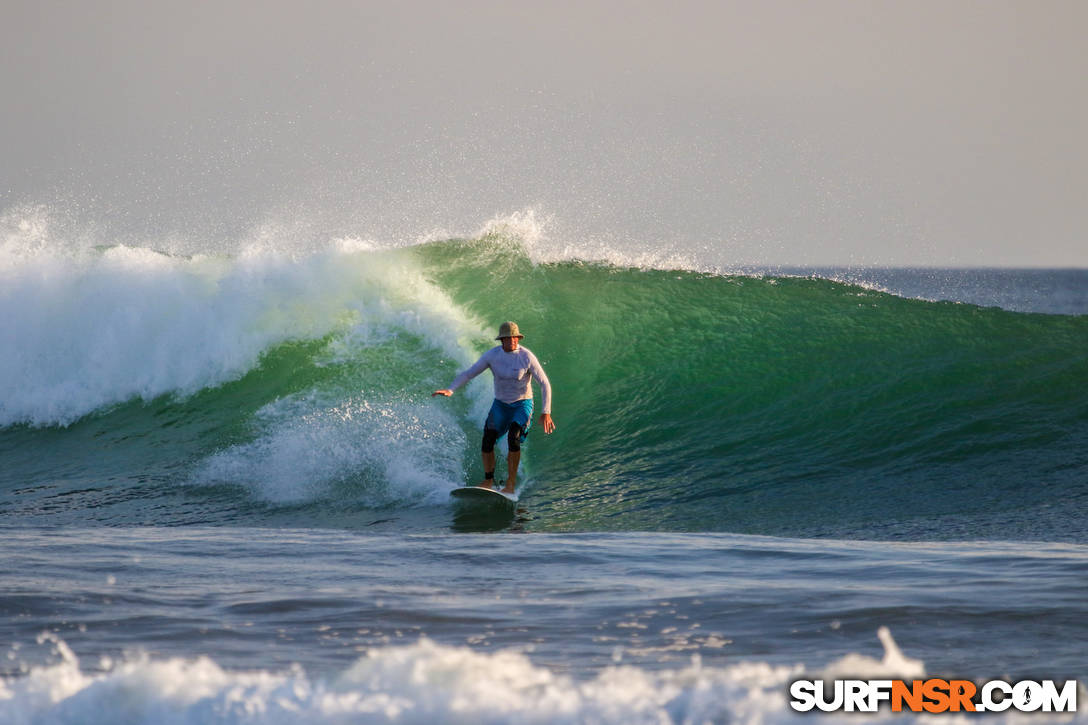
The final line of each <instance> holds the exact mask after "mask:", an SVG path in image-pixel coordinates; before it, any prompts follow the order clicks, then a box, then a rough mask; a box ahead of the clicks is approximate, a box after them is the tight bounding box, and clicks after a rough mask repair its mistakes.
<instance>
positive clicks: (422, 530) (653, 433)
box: [0, 208, 1088, 723]
mask: <svg viewBox="0 0 1088 725" xmlns="http://www.w3.org/2000/svg"><path fill="white" fill-rule="evenodd" d="M545 227H546V224H545V223H544V221H543V220H541V219H539V218H538V215H536V214H534V213H533V212H523V213H519V214H514V215H511V216H506V217H500V218H497V219H494V220H491V221H489V222H487V223H486V224H484V225H483V226H482V227H481V229H479V230H475V231H473V232H470V233H466V234H455V233H450V232H443V231H438V232H430V233H428V234H426V235H424V236H423V237H421V239H420V240H419V241H417V242H415V243H408V244H396V245H394V244H383V243H380V242H377V241H374V240H369V239H363V238H358V237H352V236H337V237H332V238H321V239H297V238H294V237H293V236H292V233H291V231H290V230H289V229H288V230H285V229H279V228H275V227H269V228H266V229H263V230H259V231H258V232H255V233H254V234H253V235H251V236H250V237H247V238H246V239H242V240H235V241H231V242H230V243H226V242H222V241H215V242H206V243H203V244H201V243H188V242H187V243H180V242H177V241H176V240H174V241H171V240H160V241H157V242H155V243H146V242H145V243H140V242H134V241H132V240H126V242H125V243H119V242H116V241H113V240H108V239H100V238H97V237H96V234H95V232H94V230H93V229H77V230H73V229H71V228H70V227H68V226H66V225H65V224H63V223H60V222H58V221H57V220H56V219H54V218H52V217H51V216H50V214H49V213H48V212H47V211H46V210H43V209H40V208H35V209H16V210H9V211H8V212H6V213H5V214H4V215H3V218H2V224H0V235H2V236H0V461H2V464H3V465H2V466H0V469H2V470H0V530H2V532H3V537H2V543H0V547H2V549H3V558H2V561H3V562H4V564H3V565H2V566H0V647H2V648H3V651H4V654H5V657H4V658H0V721H3V722H12V723H61V722H81V723H98V722H102V723H105V722H110V723H115V722H148V723H150V722H170V723H173V722H176V723H197V722H200V723H204V722H237V723H243V722H261V723H264V722H274V723H279V722H283V723H287V722H514V721H524V722H624V723H637V722H653V723H660V722H677V723H679V722H691V723H701V722H751V723H759V722H792V721H795V720H797V719H798V717H799V714H797V713H793V712H792V711H791V710H790V709H789V708H788V705H787V688H788V685H789V683H790V682H791V681H793V680H795V679H798V678H800V677H802V676H809V675H811V674H813V673H821V672H840V671H844V670H843V668H846V669H848V670H850V671H851V674H855V675H858V676H873V677H876V676H903V677H907V678H911V677H918V676H921V675H922V674H926V675H928V676H943V677H949V676H959V677H966V678H968V679H973V680H980V679H986V678H991V677H1005V678H1025V677H1031V678H1040V677H1053V678H1056V679H1072V678H1078V679H1079V680H1080V681H1081V682H1082V683H1083V682H1085V681H1088V680H1086V678H1088V660H1086V658H1085V656H1084V652H1085V649H1084V646H1083V643H1084V641H1085V629H1084V622H1085V621H1088V620H1086V616H1085V615H1086V614H1088V610H1086V606H1085V602H1086V601H1088V578H1086V577H1085V576H1084V571H1085V570H1086V564H1088V515H1086V511H1088V507H1085V505H1084V504H1085V501H1086V498H1088V487H1086V482H1088V454H1086V453H1085V451H1086V450H1088V445H1086V444H1088V386H1086V385H1085V384H1084V382H1085V380H1088V273H1086V272H1084V271H1083V270H933V269H927V270H879V269H871V270H864V269H824V270H812V269H808V270H804V269H748V268H723V267H721V266H720V265H718V264H716V263H711V262H709V261H707V260H700V259H699V258H698V257H697V256H696V257H690V256H685V255H683V254H678V253H673V252H671V251H657V252H655V251H637V248H636V251H631V250H630V249H628V250H619V249H616V248H613V247H609V246H606V245H603V244H598V243H595V242H593V241H591V240H579V241H573V242H572V241H566V240H563V241H556V240H552V239H549V238H548V236H547V233H546V230H545ZM507 319H513V320H516V321H517V322H518V323H519V325H520V327H521V329H522V331H523V332H524V333H525V334H526V339H525V344H526V345H528V346H530V347H532V349H533V350H534V352H535V353H536V354H537V355H538V357H539V358H540V360H541V362H542V364H543V365H544V367H545V370H546V371H547V373H548V376H549V378H550V379H551V380H552V383H553V386H554V390H555V403H554V406H553V408H554V410H553V412H554V415H555V419H556V423H557V425H558V429H557V431H556V433H555V434H553V435H550V436H545V435H544V434H543V433H542V432H541V431H539V430H534V431H533V433H532V435H531V436H530V438H529V441H528V443H527V444H526V454H525V458H524V459H523V466H524V474H523V488H522V491H521V500H520V503H519V508H518V509H517V510H516V511H515V512H513V513H512V514H510V515H503V516H499V517H496V516H491V515H484V516H472V515H465V514H463V513H458V512H456V511H454V510H453V509H451V507H450V506H449V503H448V493H449V491H450V490H451V489H452V488H454V487H456V486H459V485H463V484H464V482H465V481H467V480H473V479H474V478H477V477H478V476H479V473H480V469H479V466H480V462H479V435H480V429H481V426H482V421H483V418H484V416H485V415H486V411H487V408H488V406H489V404H490V381H489V380H487V379H485V378H486V376H483V377H481V378H480V379H478V380H476V381H474V382H473V383H471V384H470V385H469V386H467V388H466V389H465V390H464V391H463V394H462V393H459V395H458V396H457V397H455V398H454V399H452V400H448V401H435V400H432V399H431V398H430V392H431V391H432V390H435V389H437V388H440V387H444V385H445V384H446V383H447V382H448V381H449V380H450V379H452V377H453V376H454V375H455V374H456V372H457V371H459V370H461V369H463V368H464V367H466V366H467V365H468V364H470V363H471V362H472V361H473V360H475V359H476V357H477V356H478V355H479V354H480V353H481V352H482V351H483V350H485V349H487V347H489V346H490V345H492V344H494V343H493V340H492V338H493V337H494V334H495V333H494V330H495V329H496V328H497V325H498V323H499V322H501V321H503V320H507ZM537 394H538V395H539V392H538V393H537ZM1080 700H1081V701H1082V702H1084V701H1086V700H1088V698H1085V696H1084V691H1083V685H1082V688H1081V697H1080ZM800 717H809V716H806V715H800ZM884 717H887V718H890V717H891V714H890V713H885V714H883V715H881V718H884ZM829 719H836V718H834V717H830V718H829ZM840 719H846V718H845V717H843V718H840ZM896 719H897V720H898V719H901V718H896ZM1017 719H1018V716H1016V715H1015V714H1008V713H1006V714H1004V715H1000V716H994V715H991V716H987V721H990V720H993V721H1000V722H1015V721H1017ZM1023 719H1030V720H1031V721H1036V720H1038V719H1040V717H1039V716H1034V717H1032V718H1023ZM1044 719H1045V718H1044ZM1052 719H1055V720H1062V719H1063V718H1061V717H1057V716H1056V717H1054V718H1052ZM1072 719H1073V720H1077V721H1079V720H1082V719H1084V715H1083V710H1082V711H1081V712H1079V713H1077V714H1075V715H1074V716H1072ZM1069 720H1070V717H1069V716H1066V717H1065V718H1064V721H1069Z"/></svg>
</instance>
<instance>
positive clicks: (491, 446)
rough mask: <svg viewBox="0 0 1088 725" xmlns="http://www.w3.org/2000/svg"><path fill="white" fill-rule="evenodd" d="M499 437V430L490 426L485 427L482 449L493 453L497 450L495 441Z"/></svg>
mask: <svg viewBox="0 0 1088 725" xmlns="http://www.w3.org/2000/svg"><path fill="white" fill-rule="evenodd" d="M498 439H499V432H498V431H497V430H491V429H490V428H484V442H483V444H482V445H481V446H480V450H481V451H483V452H484V453H491V452H492V451H493V450H495V441H497V440H498Z"/></svg>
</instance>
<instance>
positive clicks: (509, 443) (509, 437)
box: [506, 423, 525, 453]
mask: <svg viewBox="0 0 1088 725" xmlns="http://www.w3.org/2000/svg"><path fill="white" fill-rule="evenodd" d="M524 437H525V433H524V432H523V431H522V430H521V426H520V425H518V424H517V423H511V424H510V432H509V433H507V434H506V448H507V450H509V451H510V452H511V453H517V452H518V451H520V450H521V439H522V438H524Z"/></svg>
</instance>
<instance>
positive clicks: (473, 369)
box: [431, 352, 487, 398]
mask: <svg viewBox="0 0 1088 725" xmlns="http://www.w3.org/2000/svg"><path fill="white" fill-rule="evenodd" d="M484 370H487V353H486V352H485V353H484V354H483V355H481V356H480V359H479V360H477V361H476V362H474V363H472V365H471V366H469V367H468V368H467V369H465V370H462V371H461V373H460V374H459V375H458V376H457V377H456V378H454V380H453V383H452V384H451V385H450V386H449V387H448V388H443V389H442V390H436V391H434V392H433V393H431V397H432V398H433V397H435V396H436V395H444V396H446V397H447V398H448V397H450V396H451V395H453V391H454V390H457V389H458V388H459V387H461V386H462V385H464V384H465V383H467V382H468V381H469V380H472V379H473V378H474V377H476V376H477V375H479V374H480V373H482V372H483V371H484Z"/></svg>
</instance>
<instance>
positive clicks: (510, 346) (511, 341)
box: [501, 337, 518, 352]
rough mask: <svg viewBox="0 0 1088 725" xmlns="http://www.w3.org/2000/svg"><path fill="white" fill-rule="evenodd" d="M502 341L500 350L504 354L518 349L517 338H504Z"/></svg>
mask: <svg viewBox="0 0 1088 725" xmlns="http://www.w3.org/2000/svg"><path fill="white" fill-rule="evenodd" d="M501 339H502V349H503V350H504V351H506V352H513V351H514V350H517V349H518V338H516V337H504V338H501Z"/></svg>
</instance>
